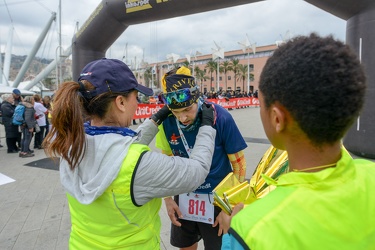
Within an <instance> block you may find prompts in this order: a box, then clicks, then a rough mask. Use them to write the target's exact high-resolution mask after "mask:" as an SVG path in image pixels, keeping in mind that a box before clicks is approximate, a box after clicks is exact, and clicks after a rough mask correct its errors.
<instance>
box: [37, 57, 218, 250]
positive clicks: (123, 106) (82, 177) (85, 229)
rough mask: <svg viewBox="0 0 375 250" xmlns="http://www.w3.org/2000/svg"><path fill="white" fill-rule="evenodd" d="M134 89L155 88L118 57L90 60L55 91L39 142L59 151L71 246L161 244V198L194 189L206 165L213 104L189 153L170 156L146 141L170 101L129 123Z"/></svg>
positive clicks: (166, 112) (146, 91)
mask: <svg viewBox="0 0 375 250" xmlns="http://www.w3.org/2000/svg"><path fill="white" fill-rule="evenodd" d="M138 91H139V92H142V93H143V94H145V95H152V94H153V91H152V90H151V89H149V88H147V87H145V86H142V85H140V84H138V83H137V81H136V79H135V77H134V75H133V73H132V72H131V70H130V69H129V68H128V66H127V65H125V64H124V63H123V62H122V61H119V60H115V59H106V58H103V59H100V60H96V61H93V62H90V63H89V64H87V65H86V66H85V67H84V69H83V70H82V73H81V75H80V77H79V79H78V82H65V83H63V84H62V86H61V87H60V89H59V90H58V91H57V93H56V95H55V96H54V107H53V117H52V124H53V127H52V130H51V131H50V133H49V134H48V135H47V137H46V139H45V141H44V147H45V150H46V152H47V154H48V155H50V156H59V157H60V158H61V160H60V177H61V183H62V185H63V187H64V188H65V190H66V193H67V197H68V201H69V209H70V214H71V222H72V227H71V234H70V240H69V246H70V249H79V250H82V249H90V250H91V249H130V248H131V249H133V250H134V249H142V250H145V249H160V227H161V222H160V218H159V209H160V206H161V198H162V197H165V196H171V195H176V194H179V193H186V192H190V191H193V190H195V189H196V188H198V187H199V185H200V184H201V183H203V182H204V180H205V178H206V176H207V174H208V172H209V168H210V165H211V160H212V154H213V151H214V142H215V135H216V131H215V129H214V128H213V125H214V120H215V111H214V109H213V108H212V107H211V106H210V105H204V107H203V113H202V126H201V127H200V131H199V136H198V137H197V141H196V143H195V146H194V149H193V151H192V154H191V157H190V158H189V159H186V158H180V157H169V156H166V155H163V154H161V153H156V152H151V151H150V148H149V147H148V144H149V143H150V142H151V141H152V139H153V137H154V136H155V134H156V133H157V132H158V125H159V124H160V123H161V122H162V121H163V120H164V119H165V118H166V117H167V116H168V115H169V114H170V111H169V109H168V108H167V106H165V107H163V108H162V109H160V110H159V111H158V112H157V113H155V114H154V115H153V116H152V117H151V119H147V120H146V121H145V122H144V123H142V124H141V125H140V126H139V127H138V128H137V130H132V129H129V126H130V125H131V121H132V118H133V116H134V114H135V111H136V109H137V106H138V103H137V94H138Z"/></svg>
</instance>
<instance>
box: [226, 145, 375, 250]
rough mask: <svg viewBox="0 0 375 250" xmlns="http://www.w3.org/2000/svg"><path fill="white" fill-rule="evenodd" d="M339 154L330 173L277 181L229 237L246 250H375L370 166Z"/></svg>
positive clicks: (373, 169)
mask: <svg viewBox="0 0 375 250" xmlns="http://www.w3.org/2000/svg"><path fill="white" fill-rule="evenodd" d="M341 154H342V157H341V159H340V160H339V161H338V162H337V165H336V167H334V168H328V169H325V170H322V171H319V172H315V173H303V172H290V173H287V174H284V175H281V176H280V177H279V179H278V180H276V186H277V188H276V189H275V190H274V191H272V192H270V193H269V194H268V195H267V196H265V197H264V198H262V199H259V200H257V201H256V202H254V203H252V204H251V205H249V206H247V207H246V208H244V209H243V210H242V211H240V212H239V213H238V214H237V215H236V216H234V217H233V219H232V221H231V228H230V229H229V233H230V234H231V235H232V236H233V237H234V238H236V239H237V241H239V242H242V243H245V245H246V246H247V247H248V248H246V247H245V249H249V248H250V249H256V250H262V249H303V250H308V249H311V250H313V249H314V250H315V249H340V250H352V249H363V250H370V249H375V197H374V194H375V163H373V162H370V161H367V160H362V159H356V160H353V159H352V158H351V156H350V155H349V153H348V152H347V151H346V150H345V149H342V150H341Z"/></svg>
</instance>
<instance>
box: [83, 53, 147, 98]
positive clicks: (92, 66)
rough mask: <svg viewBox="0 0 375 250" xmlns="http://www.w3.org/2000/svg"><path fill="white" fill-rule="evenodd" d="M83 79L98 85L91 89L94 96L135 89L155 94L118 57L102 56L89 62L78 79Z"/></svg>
mask: <svg viewBox="0 0 375 250" xmlns="http://www.w3.org/2000/svg"><path fill="white" fill-rule="evenodd" d="M81 80H87V81H89V82H90V83H91V84H92V85H94V86H95V87H96V89H95V90H94V91H90V93H91V95H92V96H96V95H100V94H103V93H106V92H120V93H121V92H128V91H129V90H133V89H136V90H138V91H139V92H141V93H143V94H145V95H147V96H152V95H153V94H154V91H153V90H152V89H150V88H147V87H145V86H143V85H140V84H139V83H138V82H137V79H136V78H135V76H134V74H133V72H132V71H131V70H130V69H129V67H128V66H127V65H126V64H125V63H124V62H122V61H120V60H117V59H107V58H102V59H99V60H96V61H92V62H90V63H88V64H87V65H86V66H85V67H84V68H83V70H82V72H81V74H80V77H79V78H78V81H81Z"/></svg>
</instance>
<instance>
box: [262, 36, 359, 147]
mask: <svg viewBox="0 0 375 250" xmlns="http://www.w3.org/2000/svg"><path fill="white" fill-rule="evenodd" d="M259 90H260V91H261V92H262V94H263V97H264V102H265V106H266V107H267V108H268V107H270V105H271V104H273V103H275V102H279V103H280V104H282V105H283V106H284V107H285V108H286V109H287V110H288V111H289V112H290V114H291V116H292V117H293V118H294V119H295V120H296V122H297V123H298V124H299V126H300V128H301V129H302V131H304V133H305V134H306V135H307V136H308V138H309V139H310V140H311V142H312V143H313V144H315V145H317V146H319V145H323V144H332V143H334V142H337V141H338V140H340V139H341V138H342V137H343V136H344V134H345V132H346V131H347V130H348V129H349V127H350V126H351V124H352V123H353V122H354V120H355V119H356V117H357V116H358V115H359V112H360V111H361V109H362V106H363V104H364V99H365V90H366V77H365V73H364V69H363V67H362V65H361V64H360V62H359V60H358V58H357V56H356V55H355V53H354V52H353V51H352V50H351V49H350V48H349V46H347V45H345V44H343V43H342V42H340V41H337V40H335V39H334V38H333V37H332V36H328V37H319V36H318V35H317V34H315V33H312V34H310V36H299V37H296V38H294V39H292V40H290V41H288V42H287V43H285V44H283V45H281V46H280V47H279V48H278V49H277V50H276V51H275V52H274V54H273V56H272V57H270V58H269V59H268V61H267V63H266V65H265V67H264V68H263V71H262V74H261V76H260V83H259Z"/></svg>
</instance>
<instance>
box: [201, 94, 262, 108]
mask: <svg viewBox="0 0 375 250" xmlns="http://www.w3.org/2000/svg"><path fill="white" fill-rule="evenodd" d="M207 101H209V102H213V103H216V104H219V105H220V106H222V107H223V108H227V109H228V108H232V109H234V108H241V107H259V100H258V98H255V97H243V98H230V99H207Z"/></svg>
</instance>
